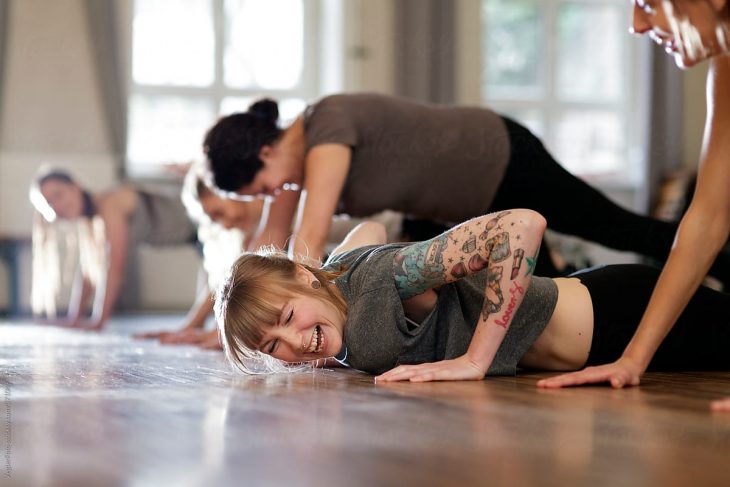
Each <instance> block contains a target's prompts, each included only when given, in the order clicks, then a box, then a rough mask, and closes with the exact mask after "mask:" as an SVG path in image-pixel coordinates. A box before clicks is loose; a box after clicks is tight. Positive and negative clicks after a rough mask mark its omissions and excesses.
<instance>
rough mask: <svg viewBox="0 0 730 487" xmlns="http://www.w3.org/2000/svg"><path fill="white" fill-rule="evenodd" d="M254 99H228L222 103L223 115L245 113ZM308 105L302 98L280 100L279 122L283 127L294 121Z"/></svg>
mask: <svg viewBox="0 0 730 487" xmlns="http://www.w3.org/2000/svg"><path fill="white" fill-rule="evenodd" d="M253 101H254V99H253V98H248V97H228V98H224V99H223V102H222V103H221V115H230V114H231V113H235V112H245V111H246V110H248V106H249V105H250V104H251V103H253ZM306 106H307V105H306V103H305V102H304V100H302V99H300V98H284V99H283V100H279V122H280V123H281V124H283V125H286V124H289V123H291V122H293V121H294V119H295V118H297V117H298V116H299V115H300V114H301V113H302V112H303V111H304V109H305V108H306Z"/></svg>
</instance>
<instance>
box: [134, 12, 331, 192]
mask: <svg viewBox="0 0 730 487" xmlns="http://www.w3.org/2000/svg"><path fill="white" fill-rule="evenodd" d="M136 1H137V0H132V1H129V2H124V5H125V6H126V9H125V10H126V12H124V15H122V19H123V22H124V30H123V32H124V33H125V34H126V35H125V39H124V45H125V46H126V50H127V53H128V55H127V56H126V60H125V65H126V78H127V81H126V86H127V99H128V100H131V99H132V98H133V97H134V96H136V95H140V96H163V97H164V96H175V97H181V98H197V99H205V100H207V101H208V102H209V103H210V104H211V106H212V107H213V113H214V118H217V117H219V116H221V115H224V114H223V113H222V112H221V108H222V103H223V100H224V99H226V98H229V97H236V98H239V97H247V98H254V99H255V98H261V97H267V96H268V97H271V98H273V99H275V100H277V101H281V100H283V99H287V98H298V99H301V100H304V101H305V102H309V101H310V100H312V99H314V98H315V97H316V96H318V95H319V92H320V86H321V69H320V64H321V62H320V61H321V59H320V51H321V46H322V33H321V32H320V23H321V22H320V17H321V5H320V0H302V8H303V14H304V15H303V43H304V48H303V51H302V56H303V59H302V77H301V79H300V82H299V83H298V84H297V85H296V86H294V87H292V88H290V89H264V88H232V87H228V86H226V85H225V82H224V77H223V69H224V67H223V62H224V57H223V56H224V50H225V48H224V46H225V39H226V38H225V36H226V33H225V18H224V15H225V0H211V8H212V9H213V17H212V18H213V30H214V58H215V59H214V77H213V82H212V83H211V85H209V86H205V87H198V86H172V85H150V84H143V83H137V82H136V81H135V80H134V75H133V72H132V66H133V60H134V50H133V40H134V37H133V22H134V9H135V3H136ZM131 120H132V117H131V103H128V104H127V138H126V139H127V140H126V147H125V153H124V169H125V175H126V176H127V177H130V178H132V179H163V180H164V179H170V178H177V177H178V176H176V175H174V174H171V173H170V172H168V171H165V168H164V166H165V162H162V161H160V162H142V161H133V160H131V158H130V154H129V149H130V141H131V138H132V137H131V136H132V126H131ZM211 123H212V122H211ZM203 135H204V134H203V133H201V134H200V139H201V142H202V139H203ZM200 156H202V149H201V153H200ZM166 162H167V161H166ZM171 162H174V163H185V162H189V161H171Z"/></svg>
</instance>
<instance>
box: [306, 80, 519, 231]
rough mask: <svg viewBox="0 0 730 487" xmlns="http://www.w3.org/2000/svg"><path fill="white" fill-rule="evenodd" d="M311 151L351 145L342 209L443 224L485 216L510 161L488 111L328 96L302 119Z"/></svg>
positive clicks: (505, 140) (497, 121)
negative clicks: (330, 145) (394, 214)
mask: <svg viewBox="0 0 730 487" xmlns="http://www.w3.org/2000/svg"><path fill="white" fill-rule="evenodd" d="M304 134H305V139H306V144H307V146H306V150H307V151H309V150H310V149H311V148H312V147H314V146H316V145H320V144H328V143H334V144H343V145H347V146H350V147H351V148H352V158H351V160H350V167H349V172H348V175H347V179H346V181H345V186H344V188H343V190H342V194H341V195H340V201H339V203H338V207H337V212H339V213H347V214H349V215H353V216H369V215H373V214H375V213H377V212H379V211H382V210H388V209H389V210H395V211H400V212H402V213H405V214H407V215H412V216H418V217H422V218H428V219H431V220H434V221H440V222H442V223H457V222H461V221H464V220H468V219H469V218H472V217H475V216H479V215H483V214H484V213H485V212H486V211H487V209H488V208H489V205H490V204H491V203H492V200H493V199H494V196H495V194H496V191H497V188H498V187H499V185H500V183H501V182H502V178H503V176H504V172H505V169H506V167H507V162H508V160H509V156H510V142H509V136H508V134H507V129H506V127H505V124H504V121H503V120H502V118H501V117H500V116H499V115H497V114H496V113H494V112H492V111H491V110H488V109H486V108H476V107H447V106H435V105H426V104H422V103H416V102H413V101H409V100H405V99H402V98H395V97H390V96H385V95H377V94H344V95H334V96H328V97H326V98H323V99H322V100H320V101H319V102H317V103H315V104H313V105H311V106H309V107H308V108H307V110H306V111H305V116H304Z"/></svg>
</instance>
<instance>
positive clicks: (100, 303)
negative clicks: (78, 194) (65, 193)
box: [91, 205, 129, 329]
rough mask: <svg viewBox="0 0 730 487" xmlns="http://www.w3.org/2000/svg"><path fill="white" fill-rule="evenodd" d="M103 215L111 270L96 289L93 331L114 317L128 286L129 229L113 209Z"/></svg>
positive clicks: (123, 217) (92, 319)
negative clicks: (120, 294) (113, 313)
mask: <svg viewBox="0 0 730 487" xmlns="http://www.w3.org/2000/svg"><path fill="white" fill-rule="evenodd" d="M99 214H100V216H101V218H102V219H103V220H104V229H105V233H106V239H107V245H108V250H107V252H108V266H107V269H106V279H104V280H103V281H102V282H101V283H100V284H99V286H98V287H97V289H96V297H95V299H94V310H93V313H92V316H91V328H92V329H101V328H103V327H104V324H105V323H106V322H107V320H108V319H109V318H110V317H111V314H112V312H113V311H114V305H115V304H116V302H117V299H118V298H119V293H120V291H121V289H122V283H123V282H124V273H125V266H126V264H127V253H128V251H129V242H128V240H127V239H128V235H129V225H128V223H127V217H126V215H125V214H124V212H122V211H119V209H116V208H114V207H111V205H109V206H106V207H103V208H102V209H100V211H99Z"/></svg>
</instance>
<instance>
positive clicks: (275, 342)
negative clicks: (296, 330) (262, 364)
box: [266, 340, 279, 355]
mask: <svg viewBox="0 0 730 487" xmlns="http://www.w3.org/2000/svg"><path fill="white" fill-rule="evenodd" d="M278 346H279V340H273V341H272V342H271V344H270V345H269V346H268V347H267V349H266V353H268V354H269V355H272V354H273V353H274V352H276V348H277V347H278Z"/></svg>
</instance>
